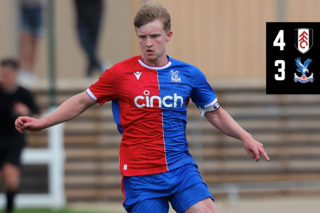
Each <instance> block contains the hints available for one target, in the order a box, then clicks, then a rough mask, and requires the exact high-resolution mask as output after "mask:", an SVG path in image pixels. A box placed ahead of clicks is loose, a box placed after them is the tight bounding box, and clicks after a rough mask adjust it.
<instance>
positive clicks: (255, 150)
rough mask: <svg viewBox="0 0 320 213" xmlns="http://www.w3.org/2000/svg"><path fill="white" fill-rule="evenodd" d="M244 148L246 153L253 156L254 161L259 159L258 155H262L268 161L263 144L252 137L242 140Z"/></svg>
mask: <svg viewBox="0 0 320 213" xmlns="http://www.w3.org/2000/svg"><path fill="white" fill-rule="evenodd" d="M243 144H244V148H245V149H246V151H247V153H248V154H249V155H250V156H251V157H252V158H255V159H256V161H259V160H260V156H263V157H264V158H265V159H266V160H267V161H270V158H269V157H268V155H267V153H266V152H265V151H264V148H263V144H262V143H260V142H258V141H256V140H254V139H253V138H252V139H249V140H245V141H243Z"/></svg>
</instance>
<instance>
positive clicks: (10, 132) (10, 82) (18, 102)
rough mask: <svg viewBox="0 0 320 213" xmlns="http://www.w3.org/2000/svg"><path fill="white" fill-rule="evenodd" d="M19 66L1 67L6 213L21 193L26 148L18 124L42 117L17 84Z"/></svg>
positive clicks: (0, 150)
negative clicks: (19, 119)
mask: <svg viewBox="0 0 320 213" xmlns="http://www.w3.org/2000/svg"><path fill="white" fill-rule="evenodd" d="M18 70H19V63H18V62H17V61H16V60H14V59H4V60H2V61H1V64H0V118H1V119H0V172H1V179H2V181H3V183H4V187H5V192H6V197H7V205H6V208H5V211H4V212H5V213H12V212H13V209H14V197H15V195H16V193H17V191H18V189H19V176H20V167H21V162H20V155H21V151H22V149H23V148H24V146H25V144H26V142H25V136H24V134H19V133H18V134H17V131H16V130H15V126H14V121H15V119H16V118H17V117H18V116H23V115H28V116H33V117H37V118H38V117H39V116H38V115H39V109H38V107H37V106H36V105H35V103H34V100H33V98H32V95H31V93H30V92H29V91H28V90H26V89H24V88H23V87H20V86H19V85H18V84H17V77H18V74H19V71H18Z"/></svg>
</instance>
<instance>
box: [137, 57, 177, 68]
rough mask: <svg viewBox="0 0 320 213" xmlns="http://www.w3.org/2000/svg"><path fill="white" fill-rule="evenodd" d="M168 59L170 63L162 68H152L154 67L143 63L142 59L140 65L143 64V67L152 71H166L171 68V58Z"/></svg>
mask: <svg viewBox="0 0 320 213" xmlns="http://www.w3.org/2000/svg"><path fill="white" fill-rule="evenodd" d="M168 59H169V62H168V63H167V64H166V65H164V66H162V67H152V66H149V65H146V64H145V63H143V61H141V59H139V63H140V64H141V66H143V67H146V68H148V69H152V70H163V69H166V68H168V67H170V66H171V60H170V57H168Z"/></svg>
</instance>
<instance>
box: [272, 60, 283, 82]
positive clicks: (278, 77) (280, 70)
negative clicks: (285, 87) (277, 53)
mask: <svg viewBox="0 0 320 213" xmlns="http://www.w3.org/2000/svg"><path fill="white" fill-rule="evenodd" d="M279 64H280V67H279V69H278V72H280V75H279V74H275V75H274V77H275V79H276V80H277V81H283V80H284V79H285V71H284V69H285V68H286V63H285V62H284V60H276V61H275V62H274V65H275V66H276V67H278V65H279Z"/></svg>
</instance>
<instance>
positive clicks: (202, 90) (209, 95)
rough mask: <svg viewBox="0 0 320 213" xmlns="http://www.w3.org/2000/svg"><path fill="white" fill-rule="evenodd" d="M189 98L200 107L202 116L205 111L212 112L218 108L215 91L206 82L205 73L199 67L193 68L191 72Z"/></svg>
mask: <svg viewBox="0 0 320 213" xmlns="http://www.w3.org/2000/svg"><path fill="white" fill-rule="evenodd" d="M191 100H192V101H193V102H194V103H195V104H196V105H197V107H198V108H199V109H200V114H201V116H202V117H203V116H204V114H205V113H207V112H213V111H216V110H217V109H219V108H220V105H219V104H218V99H217V96H216V94H215V92H214V91H213V89H212V88H211V86H210V84H209V83H208V81H207V79H206V77H205V75H204V74H203V73H202V72H201V71H200V70H199V69H195V71H194V73H193V90H192V93H191Z"/></svg>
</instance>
